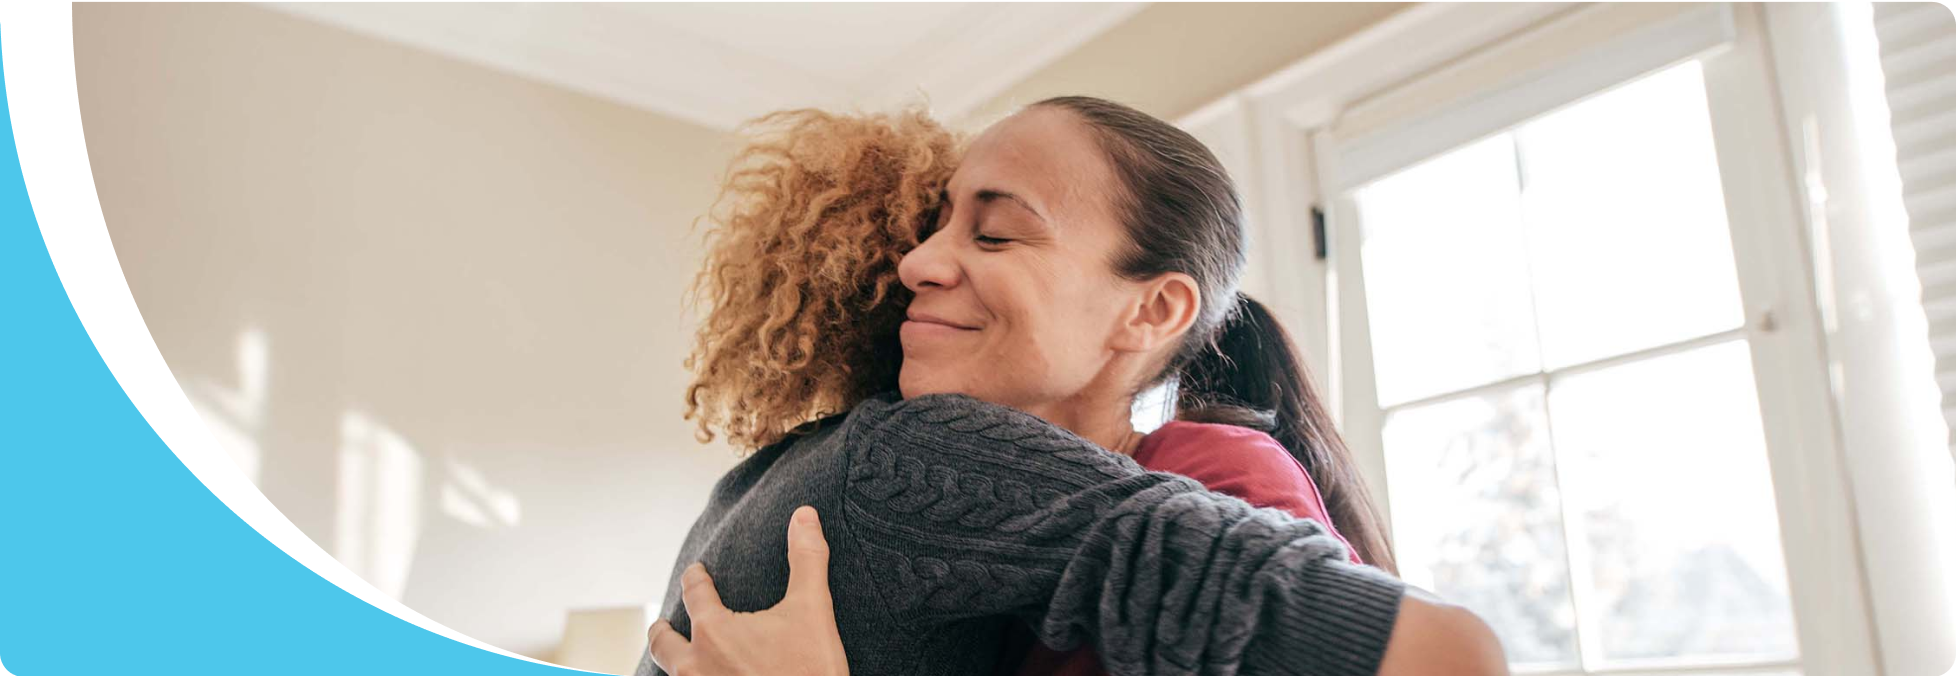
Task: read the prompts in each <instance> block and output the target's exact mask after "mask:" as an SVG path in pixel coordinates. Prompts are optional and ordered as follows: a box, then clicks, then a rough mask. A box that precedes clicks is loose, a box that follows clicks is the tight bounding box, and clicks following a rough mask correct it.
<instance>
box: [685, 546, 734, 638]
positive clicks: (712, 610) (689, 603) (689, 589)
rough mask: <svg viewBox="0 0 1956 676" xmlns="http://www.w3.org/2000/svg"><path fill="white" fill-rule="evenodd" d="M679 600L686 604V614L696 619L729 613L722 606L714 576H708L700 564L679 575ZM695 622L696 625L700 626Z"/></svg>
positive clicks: (687, 568) (688, 567) (689, 567)
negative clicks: (714, 584) (714, 583)
mask: <svg viewBox="0 0 1956 676" xmlns="http://www.w3.org/2000/svg"><path fill="white" fill-rule="evenodd" d="M679 599H680V601H681V602H682V603H685V604H686V613H687V614H689V615H692V616H693V617H694V618H708V617H712V616H714V615H719V614H721V613H725V612H727V607H726V606H724V605H721V604H720V590H719V589H718V588H716V587H714V586H713V576H711V575H707V574H706V566H702V565H700V564H699V562H697V561H695V562H693V565H690V566H687V567H686V572H684V573H680V574H679ZM698 624H699V623H698V622H694V625H696V626H697V625H698Z"/></svg>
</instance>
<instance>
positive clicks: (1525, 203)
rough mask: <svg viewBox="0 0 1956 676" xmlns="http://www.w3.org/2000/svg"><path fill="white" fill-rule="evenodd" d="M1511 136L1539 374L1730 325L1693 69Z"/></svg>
mask: <svg viewBox="0 0 1956 676" xmlns="http://www.w3.org/2000/svg"><path fill="white" fill-rule="evenodd" d="M1515 136H1516V139H1517V143H1518V144H1519V147H1520V149H1521V151H1520V152H1521V166H1522V168H1523V170H1524V171H1523V172H1522V214H1523V220H1524V222H1526V223H1527V227H1526V232H1527V240H1528V246H1529V266H1530V269H1531V270H1532V271H1533V273H1534V281H1535V285H1534V289H1535V302H1536V304H1537V308H1538V311H1539V313H1540V321H1541V343H1542V360H1543V361H1545V362H1547V365H1548V366H1549V367H1550V368H1554V367H1559V366H1566V365H1570V364H1576V363H1580V362H1585V361H1590V360H1594V359H1598V358H1602V357H1607V356H1612V355H1617V354H1623V353H1626V352H1634V351H1636V350H1638V349H1642V348H1647V347H1655V346H1658V345H1662V344H1666V343H1672V342H1676V341H1679V340H1684V339H1688V338H1695V337H1698V336H1703V335H1708V334H1712V333H1717V332H1719V331H1722V330H1725V329H1730V328H1736V327H1738V326H1739V325H1740V323H1741V322H1743V321H1744V313H1743V312H1742V310H1741V309H1740V306H1739V285H1738V276H1737V272H1736V270H1735V268H1734V266H1733V262H1732V242H1731V236H1730V234H1729V231H1728V229H1727V227H1726V223H1725V200H1724V193H1723V192H1722V190H1721V188H1720V185H1719V179H1718V157H1717V154H1716V152H1715V149H1714V148H1713V146H1712V134H1711V116H1710V113H1709V112H1708V109H1707V107H1706V104H1705V82H1704V75H1703V71H1702V69H1701V68H1700V67H1699V65H1698V63H1697V62H1695V61H1694V62H1691V63H1688V64H1685V65H1683V66H1678V67H1676V68H1672V69H1670V70H1667V71H1664V72H1661V73H1658V74H1656V75H1653V76H1650V77H1648V78H1645V79H1644V80H1641V81H1638V82H1635V83H1632V84H1629V85H1625V86H1624V87H1622V88H1620V89H1617V90H1615V91H1611V92H1608V93H1605V94H1602V95H1600V96H1597V97H1595V98H1592V99H1590V100H1588V101H1584V102H1582V103H1578V104H1576V105H1574V106H1571V107H1569V108H1566V109H1564V110H1561V111H1559V112H1556V113H1553V114H1550V115H1547V116H1545V117H1543V118H1541V119H1538V120H1536V121H1534V122H1531V123H1529V124H1527V125H1525V126H1523V127H1521V128H1520V129H1519V130H1517V131H1516V134H1515ZM1368 263H1369V261H1368Z"/></svg>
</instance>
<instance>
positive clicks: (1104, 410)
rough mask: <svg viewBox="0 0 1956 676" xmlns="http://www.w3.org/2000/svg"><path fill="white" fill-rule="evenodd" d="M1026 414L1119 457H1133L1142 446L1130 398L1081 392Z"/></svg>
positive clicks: (1028, 411)
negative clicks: (1078, 436)
mask: <svg viewBox="0 0 1956 676" xmlns="http://www.w3.org/2000/svg"><path fill="white" fill-rule="evenodd" d="M1026 412H1027V413H1031V414H1033V415H1036V416H1039V417H1040V418H1044V419H1045V420H1046V421H1047V422H1050V423H1052V424H1055V425H1058V426H1060V427H1063V428H1066V431H1068V432H1072V433H1074V434H1077V435H1080V437H1081V438H1083V439H1086V440H1087V441H1091V442H1093V443H1094V444H1096V445H1098V446H1100V447H1101V448H1105V449H1107V450H1109V451H1113V452H1115V453H1119V454H1121V455H1133V454H1134V448H1135V447H1136V446H1138V445H1140V443H1141V437H1142V435H1140V434H1136V433H1135V431H1134V401H1133V399H1132V398H1129V397H1123V396H1106V395H1097V394H1093V393H1087V392H1082V393H1080V394H1078V395H1075V396H1073V397H1070V398H1067V399H1063V400H1060V401H1056V402H1053V403H1051V404H1048V405H1045V406H1039V407H1034V408H1029V409H1027V410H1026Z"/></svg>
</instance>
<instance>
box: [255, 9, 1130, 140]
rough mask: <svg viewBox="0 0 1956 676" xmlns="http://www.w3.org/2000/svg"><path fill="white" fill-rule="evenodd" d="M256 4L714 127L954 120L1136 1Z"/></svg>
mask: <svg viewBox="0 0 1956 676" xmlns="http://www.w3.org/2000/svg"><path fill="white" fill-rule="evenodd" d="M261 6H264V7H267V8H269V9H272V10H275V11H279V12H283V13H286V14H289V15H293V16H297V17H300V18H304V19H308V20H312V21H316V22H320V23H325V24H329V25H333V26H336V27H339V28H342V29H345V30H349V31H352V32H355V33H359V34H362V35H366V36H370V37H375V38H379V39H382V40H386V41H389V42H394V43H397V44H402V45H407V46H410V47H414V48H417V49H422V50H426V51H430V52H434V53H437V54H442V55H445V56H449V57H452V58H456V59H459V60H463V61H466V62H469V63H473V64H476V65H481V66H485V67H488V68H491V69H495V70H499V71H503V72H508V73H513V74H516V75H519V76H522V77H525V78H529V79H533V80H538V81H542V82H545V83H549V84H552V85H555V86H559V87H563V88H565V89H569V90H573V91H577V92H581V93H584V94H588V95H591V96H595V97H598V98H603V99H607V100H611V101H615V102H618V103H621V104H624V105H628V106H632V107H635V108H641V109H644V110H649V111H653V112H656V113H660V114H663V115H668V116H671V117H675V118H678V119H681V120H685V121H687V122H691V123H694V124H698V125H701V126H704V127H708V128H712V129H717V130H723V131H726V130H732V129H734V128H735V127H736V126H738V125H739V124H740V123H741V122H743V121H746V120H749V119H752V118H754V117H757V116H759V115H762V114H765V113H767V112H771V111H775V110H781V109H785V108H795V107H804V106H812V107H820V108H829V109H885V108H888V107H891V106H895V105H901V104H907V103H914V102H918V101H919V100H920V99H928V101H929V103H930V107H931V109H932V111H933V112H934V113H935V114H936V115H938V116H939V117H940V118H941V119H946V120H951V119H958V118H960V117H962V116H963V115H965V114H967V113H970V112H972V111H973V110H974V109H976V108H977V107H978V106H981V105H983V104H985V103H986V102H988V101H990V100H992V99H993V98H995V97H997V96H998V95H999V94H1001V93H1003V92H1005V91H1006V90H1008V89H1010V88H1011V86H1012V85H1014V84H1017V83H1018V82H1019V81H1021V80H1023V79H1024V78H1026V77H1027V76H1029V75H1031V74H1033V73H1034V72H1037V71H1038V70H1039V69H1040V68H1043V67H1045V66H1046V65H1048V64H1050V63H1052V62H1053V61H1054V60H1055V59H1058V58H1059V57H1061V56H1063V55H1065V54H1066V53H1068V52H1071V51H1073V50H1075V49H1077V48H1079V47H1080V45H1082V44H1084V43H1085V42H1086V41H1088V40H1091V39H1092V38H1094V37H1095V36H1097V35H1099V34H1101V33H1103V32H1105V31H1106V30H1107V29H1109V28H1112V27H1113V26H1115V25H1117V24H1119V23H1120V22H1122V21H1124V20H1126V19H1127V18H1129V17H1131V16H1133V15H1134V13H1135V12H1138V11H1140V10H1141V9H1142V8H1143V7H1145V6H1146V3H1132V2H1129V3H1060V4H1037V3H999V4H991V3H951V4H941V5H935V6H931V5H873V6H872V5H854V6H850V5H841V6H835V5H830V6H824V5H745V6H744V7H729V6H714V5H691V4H644V5H625V4H599V3H562V4H556V3H510V4H502V3H402V4H394V3H265V4H262V5H261ZM886 16H887V21H885V20H883V19H884V18H885V17H886ZM823 21H831V22H832V23H833V25H824V26H821V28H822V30H821V31H818V32H815V31H807V30H806V27H807V26H808V25H809V24H814V23H819V22H823ZM729 26H752V27H753V31H752V32H751V33H746V34H742V35H727V33H728V32H729V31H730V28H729ZM770 36H783V37H790V38H793V39H792V40H788V39H783V40H772V39H769V38H770Z"/></svg>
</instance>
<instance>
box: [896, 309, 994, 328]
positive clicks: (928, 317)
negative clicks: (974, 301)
mask: <svg viewBox="0 0 1956 676" xmlns="http://www.w3.org/2000/svg"><path fill="white" fill-rule="evenodd" d="M907 319H908V320H909V321H906V322H904V323H906V324H926V325H932V326H941V327H944V328H948V329H959V330H963V331H975V330H977V328H978V327H975V326H965V325H963V324H959V323H957V322H954V321H951V320H948V319H945V318H943V317H939V316H937V315H933V314H929V313H924V312H912V313H910V315H909V317H908V318H907Z"/></svg>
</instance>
